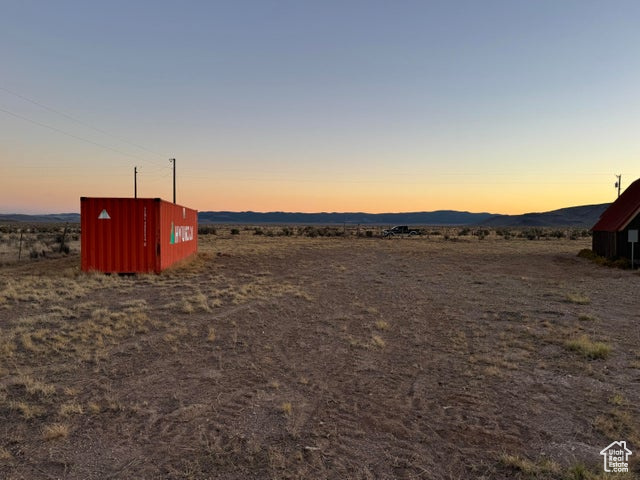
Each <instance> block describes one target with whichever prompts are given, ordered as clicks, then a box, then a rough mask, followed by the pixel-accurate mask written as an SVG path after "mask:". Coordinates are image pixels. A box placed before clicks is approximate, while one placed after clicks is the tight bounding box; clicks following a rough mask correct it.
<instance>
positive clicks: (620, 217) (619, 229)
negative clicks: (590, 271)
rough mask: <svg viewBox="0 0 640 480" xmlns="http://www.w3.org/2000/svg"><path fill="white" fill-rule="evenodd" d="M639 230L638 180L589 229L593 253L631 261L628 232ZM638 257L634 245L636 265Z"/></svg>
mask: <svg viewBox="0 0 640 480" xmlns="http://www.w3.org/2000/svg"><path fill="white" fill-rule="evenodd" d="M639 229H640V179H639V180H636V181H635V182H633V183H632V184H631V185H629V187H628V188H627V189H626V190H625V191H624V192H622V195H620V196H619V197H618V198H617V200H616V201H615V202H613V203H612V204H611V205H610V206H609V208H607V209H606V210H605V211H604V212H603V213H602V215H600V219H599V220H598V222H597V223H596V224H595V225H594V226H593V228H592V229H591V230H592V231H593V239H592V249H593V252H594V253H596V254H597V255H600V256H603V257H607V258H617V257H625V258H628V259H631V243H629V230H632V231H633V230H635V231H638V230H639ZM639 256H640V252H638V244H636V245H635V246H634V257H636V258H635V260H636V263H637V260H638V257H639Z"/></svg>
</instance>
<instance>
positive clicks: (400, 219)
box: [0, 203, 609, 228]
mask: <svg viewBox="0 0 640 480" xmlns="http://www.w3.org/2000/svg"><path fill="white" fill-rule="evenodd" d="M608 206H609V204H608V203H603V204H599V205H583V206H579V207H569V208H561V209H559V210H552V211H550V212H541V213H525V214H522V215H496V214H491V213H486V212H483V213H472V212H460V211H457V210H437V211H434V212H409V213H363V212H347V213H338V212H331V213H327V212H322V213H296V212H264V213H263V212H251V211H249V212H228V211H218V212H214V211H211V212H199V213H198V221H199V222H200V223H239V224H267V223H275V224H278V223H279V224H325V225H343V224H348V225H358V224H360V225H403V224H406V225H478V226H479V225H482V226H486V227H560V226H563V227H581V228H590V227H591V226H593V225H594V224H595V223H596V221H597V220H598V218H599V217H600V215H601V214H602V212H604V210H605V209H606V208H607V207H608ZM0 222H24V223H79V222H80V215H79V214H77V213H59V214H48V215H24V214H0Z"/></svg>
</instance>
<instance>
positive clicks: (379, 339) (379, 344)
mask: <svg viewBox="0 0 640 480" xmlns="http://www.w3.org/2000/svg"><path fill="white" fill-rule="evenodd" d="M371 341H372V342H373V344H374V345H375V346H376V347H380V348H382V347H384V346H385V345H386V342H385V341H384V339H383V338H382V337H381V336H380V335H374V336H373V337H371Z"/></svg>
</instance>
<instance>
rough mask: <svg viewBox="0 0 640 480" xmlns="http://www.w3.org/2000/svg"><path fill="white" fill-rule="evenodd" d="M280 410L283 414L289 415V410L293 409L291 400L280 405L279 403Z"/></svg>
mask: <svg viewBox="0 0 640 480" xmlns="http://www.w3.org/2000/svg"><path fill="white" fill-rule="evenodd" d="M280 410H281V411H282V413H284V414H285V415H291V411H292V410H293V407H292V406H291V402H284V403H283V404H282V405H280Z"/></svg>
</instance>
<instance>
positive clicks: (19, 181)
mask: <svg viewBox="0 0 640 480" xmlns="http://www.w3.org/2000/svg"><path fill="white" fill-rule="evenodd" d="M639 18H640V3H638V2H623V1H612V2H590V1H580V2H577V1H575V2H574V1H537V2H532V1H528V2H522V1H500V2H497V1H486V2H479V1H474V2H470V1H467V2H430V1H423V2H414V1H397V2H378V1H367V2H364V1H341V2H334V1H323V2H305V1H234V2H213V1H212V2H189V1H187V2H118V1H116V2H91V1H84V2H67V1H61V2H45V1H38V2H35V1H33V2H29V1H20V2H17V1H16V2H3V15H2V17H1V18H0V38H1V41H0V59H2V65H3V67H4V68H3V75H2V76H0V109H1V110H0V155H1V156H2V159H3V162H2V166H0V175H1V177H0V178H2V183H3V184H4V185H3V188H2V189H1V190H2V191H1V192H0V211H3V212H9V211H17V212H34V213H35V212H48V211H78V209H79V197H80V196H128V195H131V194H132V190H133V188H132V177H133V174H132V172H133V167H134V166H138V167H139V170H140V176H139V192H140V195H141V196H149V197H157V196H161V197H163V198H168V199H170V198H171V179H170V173H171V172H170V170H169V163H168V158H171V157H176V158H177V165H178V201H179V202H181V203H184V204H186V205H189V206H192V207H194V208H198V209H200V210H256V211H268V210H287V211H354V210H358V211H368V212H383V211H420V210H436V209H449V208H451V209H460V210H470V211H492V212H497V213H521V212H526V211H541V210H549V209H553V208H561V207H565V206H571V205H579V204H587V203H602V202H607V201H611V200H613V199H614V198H615V191H614V189H613V183H614V181H615V178H614V174H617V173H622V174H623V184H625V183H626V184H627V185H628V183H629V182H630V181H631V180H632V179H635V178H637V177H638V176H640V167H639V166H638V158H639V157H640V146H639V144H638V141H637V137H638V133H637V132H638V131H640V128H639V127H640V108H639V107H640V105H639V104H640V93H639V90H638V85H640V55H639V53H640V51H639V46H640V30H639V29H638V28H637V20H638V19H639ZM34 102H36V103H34ZM45 107H46V108H45Z"/></svg>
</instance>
